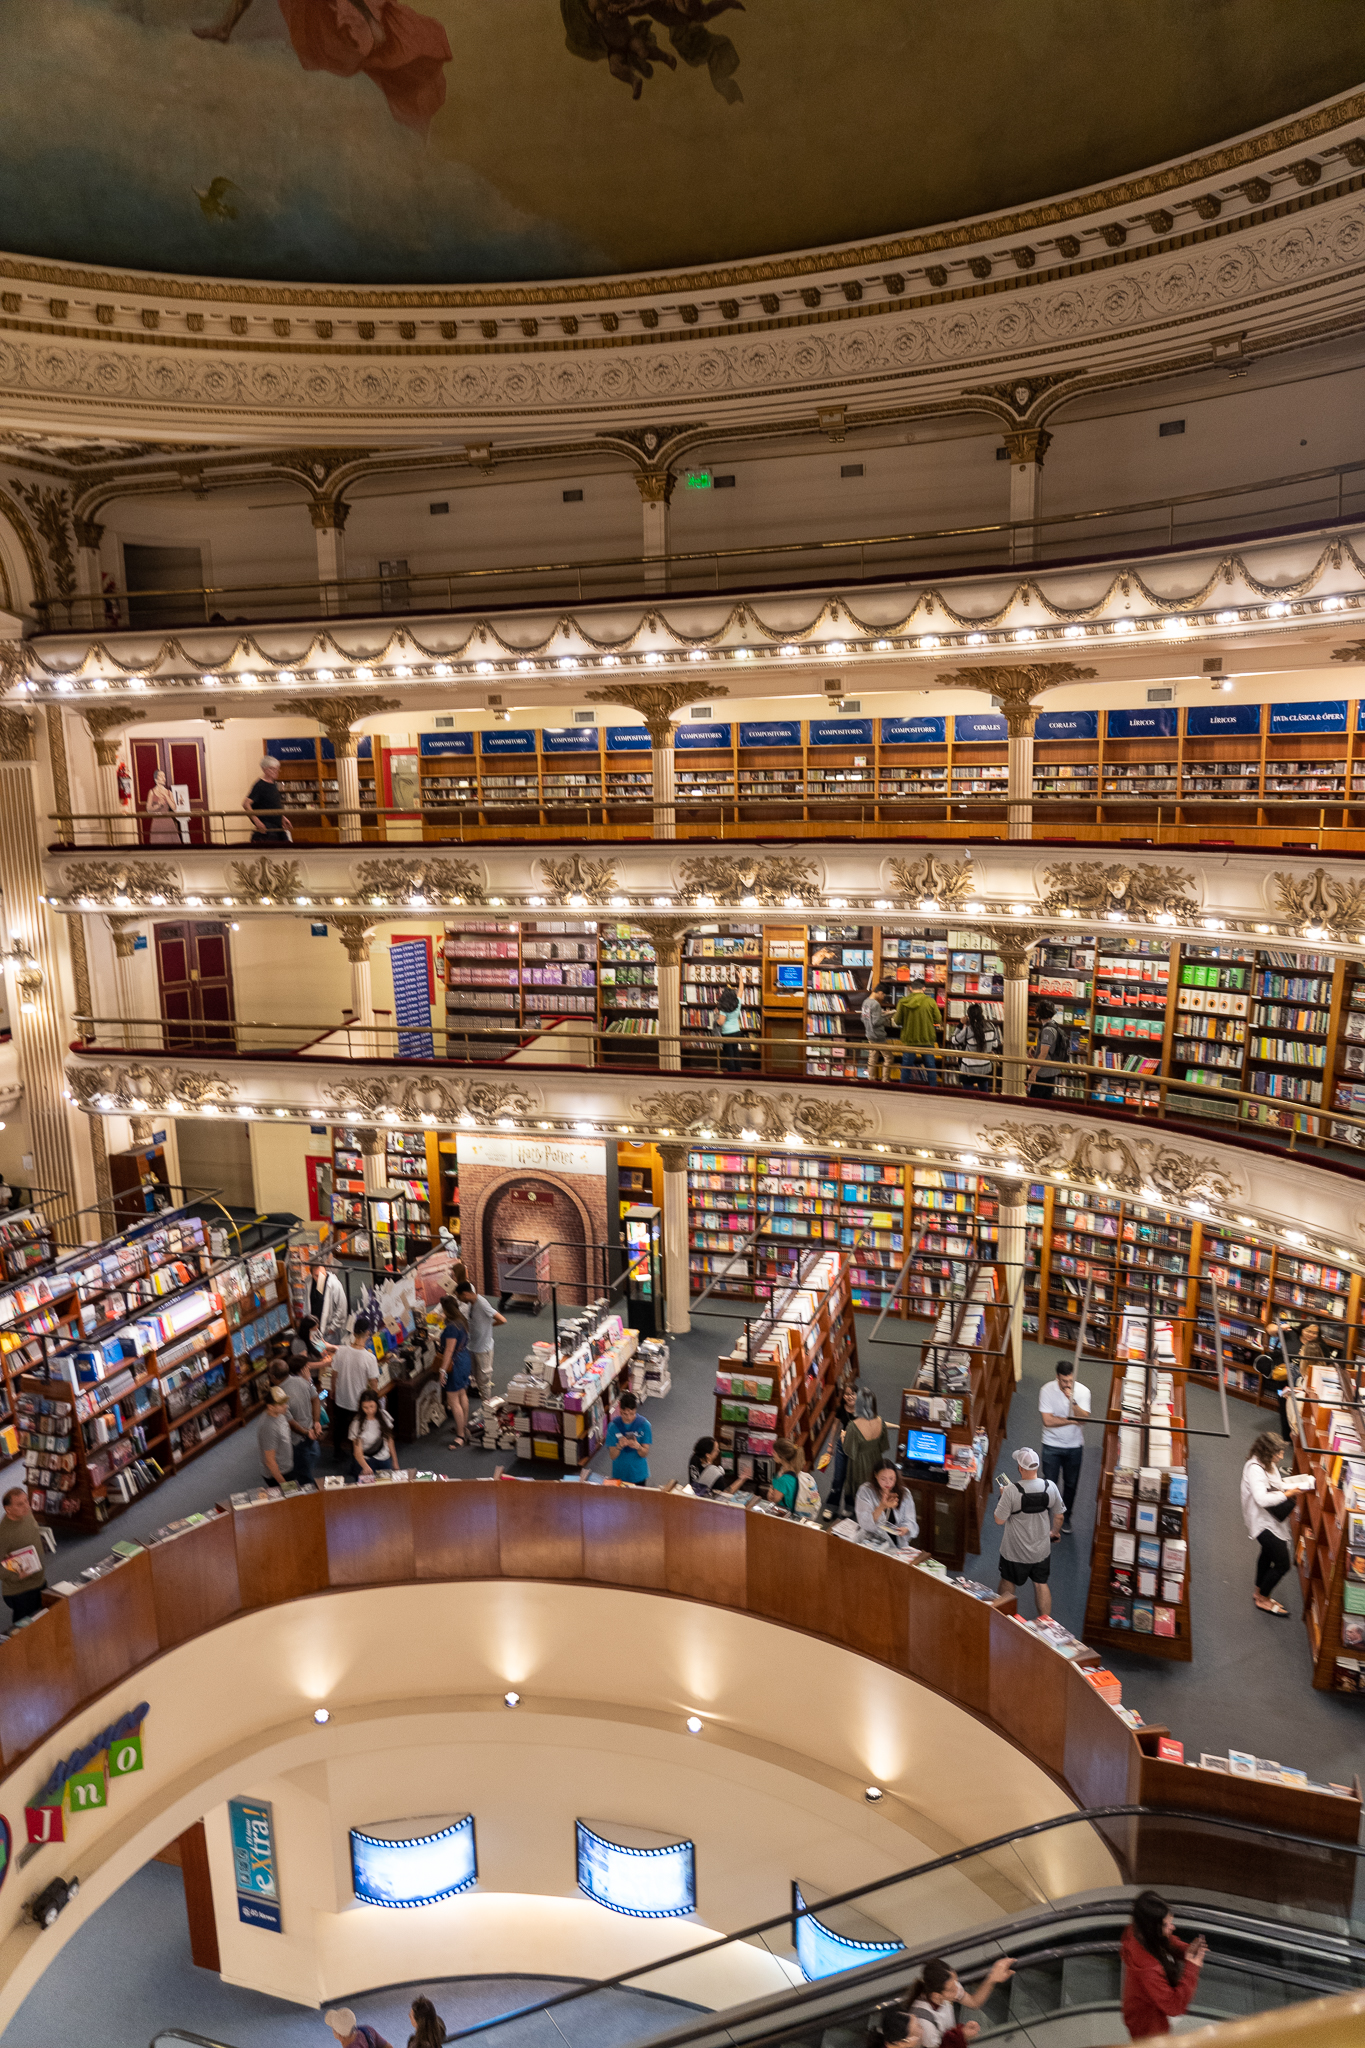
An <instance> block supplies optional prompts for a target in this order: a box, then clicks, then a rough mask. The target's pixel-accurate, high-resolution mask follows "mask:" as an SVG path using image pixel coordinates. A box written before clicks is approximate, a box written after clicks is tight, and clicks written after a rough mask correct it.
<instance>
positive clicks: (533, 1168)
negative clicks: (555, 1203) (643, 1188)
mask: <svg viewBox="0 0 1365 2048" xmlns="http://www.w3.org/2000/svg"><path fill="white" fill-rule="evenodd" d="M455 1163H456V1165H457V1166H500V1167H511V1168H512V1169H513V1170H514V1171H517V1172H524V1173H586V1174H592V1175H595V1176H596V1178H597V1179H599V1180H600V1179H601V1178H602V1177H603V1175H604V1174H605V1173H606V1170H607V1148H606V1146H605V1145H604V1144H603V1142H602V1140H601V1139H600V1138H501V1137H495V1136H493V1134H492V1133H491V1132H485V1131H457V1132H456V1134H455Z"/></svg>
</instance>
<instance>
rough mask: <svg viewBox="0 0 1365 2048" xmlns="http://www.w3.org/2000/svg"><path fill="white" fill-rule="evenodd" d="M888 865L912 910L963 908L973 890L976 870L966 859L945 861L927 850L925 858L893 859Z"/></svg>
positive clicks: (895, 884)
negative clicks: (925, 907)
mask: <svg viewBox="0 0 1365 2048" xmlns="http://www.w3.org/2000/svg"><path fill="white" fill-rule="evenodd" d="M887 867H888V869H889V871H890V874H891V879H892V884H893V886H894V888H895V890H896V894H897V895H898V896H900V897H902V898H903V899H904V900H905V902H906V903H907V904H909V906H910V907H911V908H912V909H916V910H917V909H919V908H921V907H922V906H927V907H929V908H931V909H934V910H961V909H962V907H963V905H964V904H965V903H966V901H967V898H968V896H970V895H971V894H972V893H973V888H974V883H975V872H976V871H975V869H974V868H973V865H972V862H971V860H970V858H968V859H967V860H944V859H942V858H941V857H940V855H938V854H936V853H928V854H926V855H925V856H924V858H923V860H890V861H888V862H887Z"/></svg>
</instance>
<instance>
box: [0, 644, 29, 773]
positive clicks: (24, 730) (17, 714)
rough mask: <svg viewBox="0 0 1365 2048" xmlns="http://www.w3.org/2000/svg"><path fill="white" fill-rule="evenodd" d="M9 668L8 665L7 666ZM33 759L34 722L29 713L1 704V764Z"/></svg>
mask: <svg viewBox="0 0 1365 2048" xmlns="http://www.w3.org/2000/svg"><path fill="white" fill-rule="evenodd" d="M7 666H8V665H7ZM32 759H33V720H32V719H31V718H30V716H29V714H28V712H27V711H15V710H14V709H12V707H11V706H10V705H8V704H0V762H9V763H11V764H13V763H18V762H21V761H31V760H32Z"/></svg>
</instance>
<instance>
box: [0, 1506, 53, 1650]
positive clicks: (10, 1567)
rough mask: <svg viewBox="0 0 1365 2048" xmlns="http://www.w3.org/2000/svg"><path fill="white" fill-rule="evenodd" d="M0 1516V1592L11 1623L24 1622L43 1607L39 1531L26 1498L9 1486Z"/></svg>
mask: <svg viewBox="0 0 1365 2048" xmlns="http://www.w3.org/2000/svg"><path fill="white" fill-rule="evenodd" d="M4 1509H5V1512H4V1514H3V1515H0V1592H3V1594H4V1598H5V1605H6V1607H8V1609H9V1611H10V1618H11V1619H12V1620H13V1621H27V1619H28V1617H29V1615H30V1614H37V1613H39V1612H40V1611H41V1609H42V1605H43V1587H44V1586H45V1585H46V1584H47V1573H46V1571H45V1570H44V1569H43V1537H42V1531H41V1530H40V1529H39V1527H38V1524H37V1523H36V1522H35V1521H34V1519H33V1509H32V1508H31V1507H30V1506H29V1499H28V1495H27V1494H26V1493H25V1491H24V1489H23V1487H22V1486H12V1487H11V1488H10V1490H9V1492H8V1493H7V1494H6V1495H5V1499H4Z"/></svg>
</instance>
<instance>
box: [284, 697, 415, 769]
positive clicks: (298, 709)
mask: <svg viewBox="0 0 1365 2048" xmlns="http://www.w3.org/2000/svg"><path fill="white" fill-rule="evenodd" d="M402 708H403V706H402V700H401V699H400V698H398V697H343V696H336V697H293V698H291V699H290V701H289V702H288V703H287V704H277V705H276V706H275V709H276V710H277V711H278V712H280V713H281V714H282V715H283V716H284V717H286V718H289V717H292V716H294V715H296V714H298V713H302V715H303V716H304V717H305V718H311V719H313V720H315V721H316V723H317V724H318V725H320V726H321V727H322V729H323V731H324V732H325V733H326V735H327V737H328V739H329V740H330V741H331V742H332V748H333V751H334V753H335V755H336V758H337V759H338V761H349V760H354V758H355V751H356V748H357V746H358V745H359V743H360V736H359V734H358V733H355V732H352V730H351V728H352V726H353V725H358V724H359V723H360V720H361V719H362V718H378V717H379V715H380V713H381V712H384V711H401V710H402Z"/></svg>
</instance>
